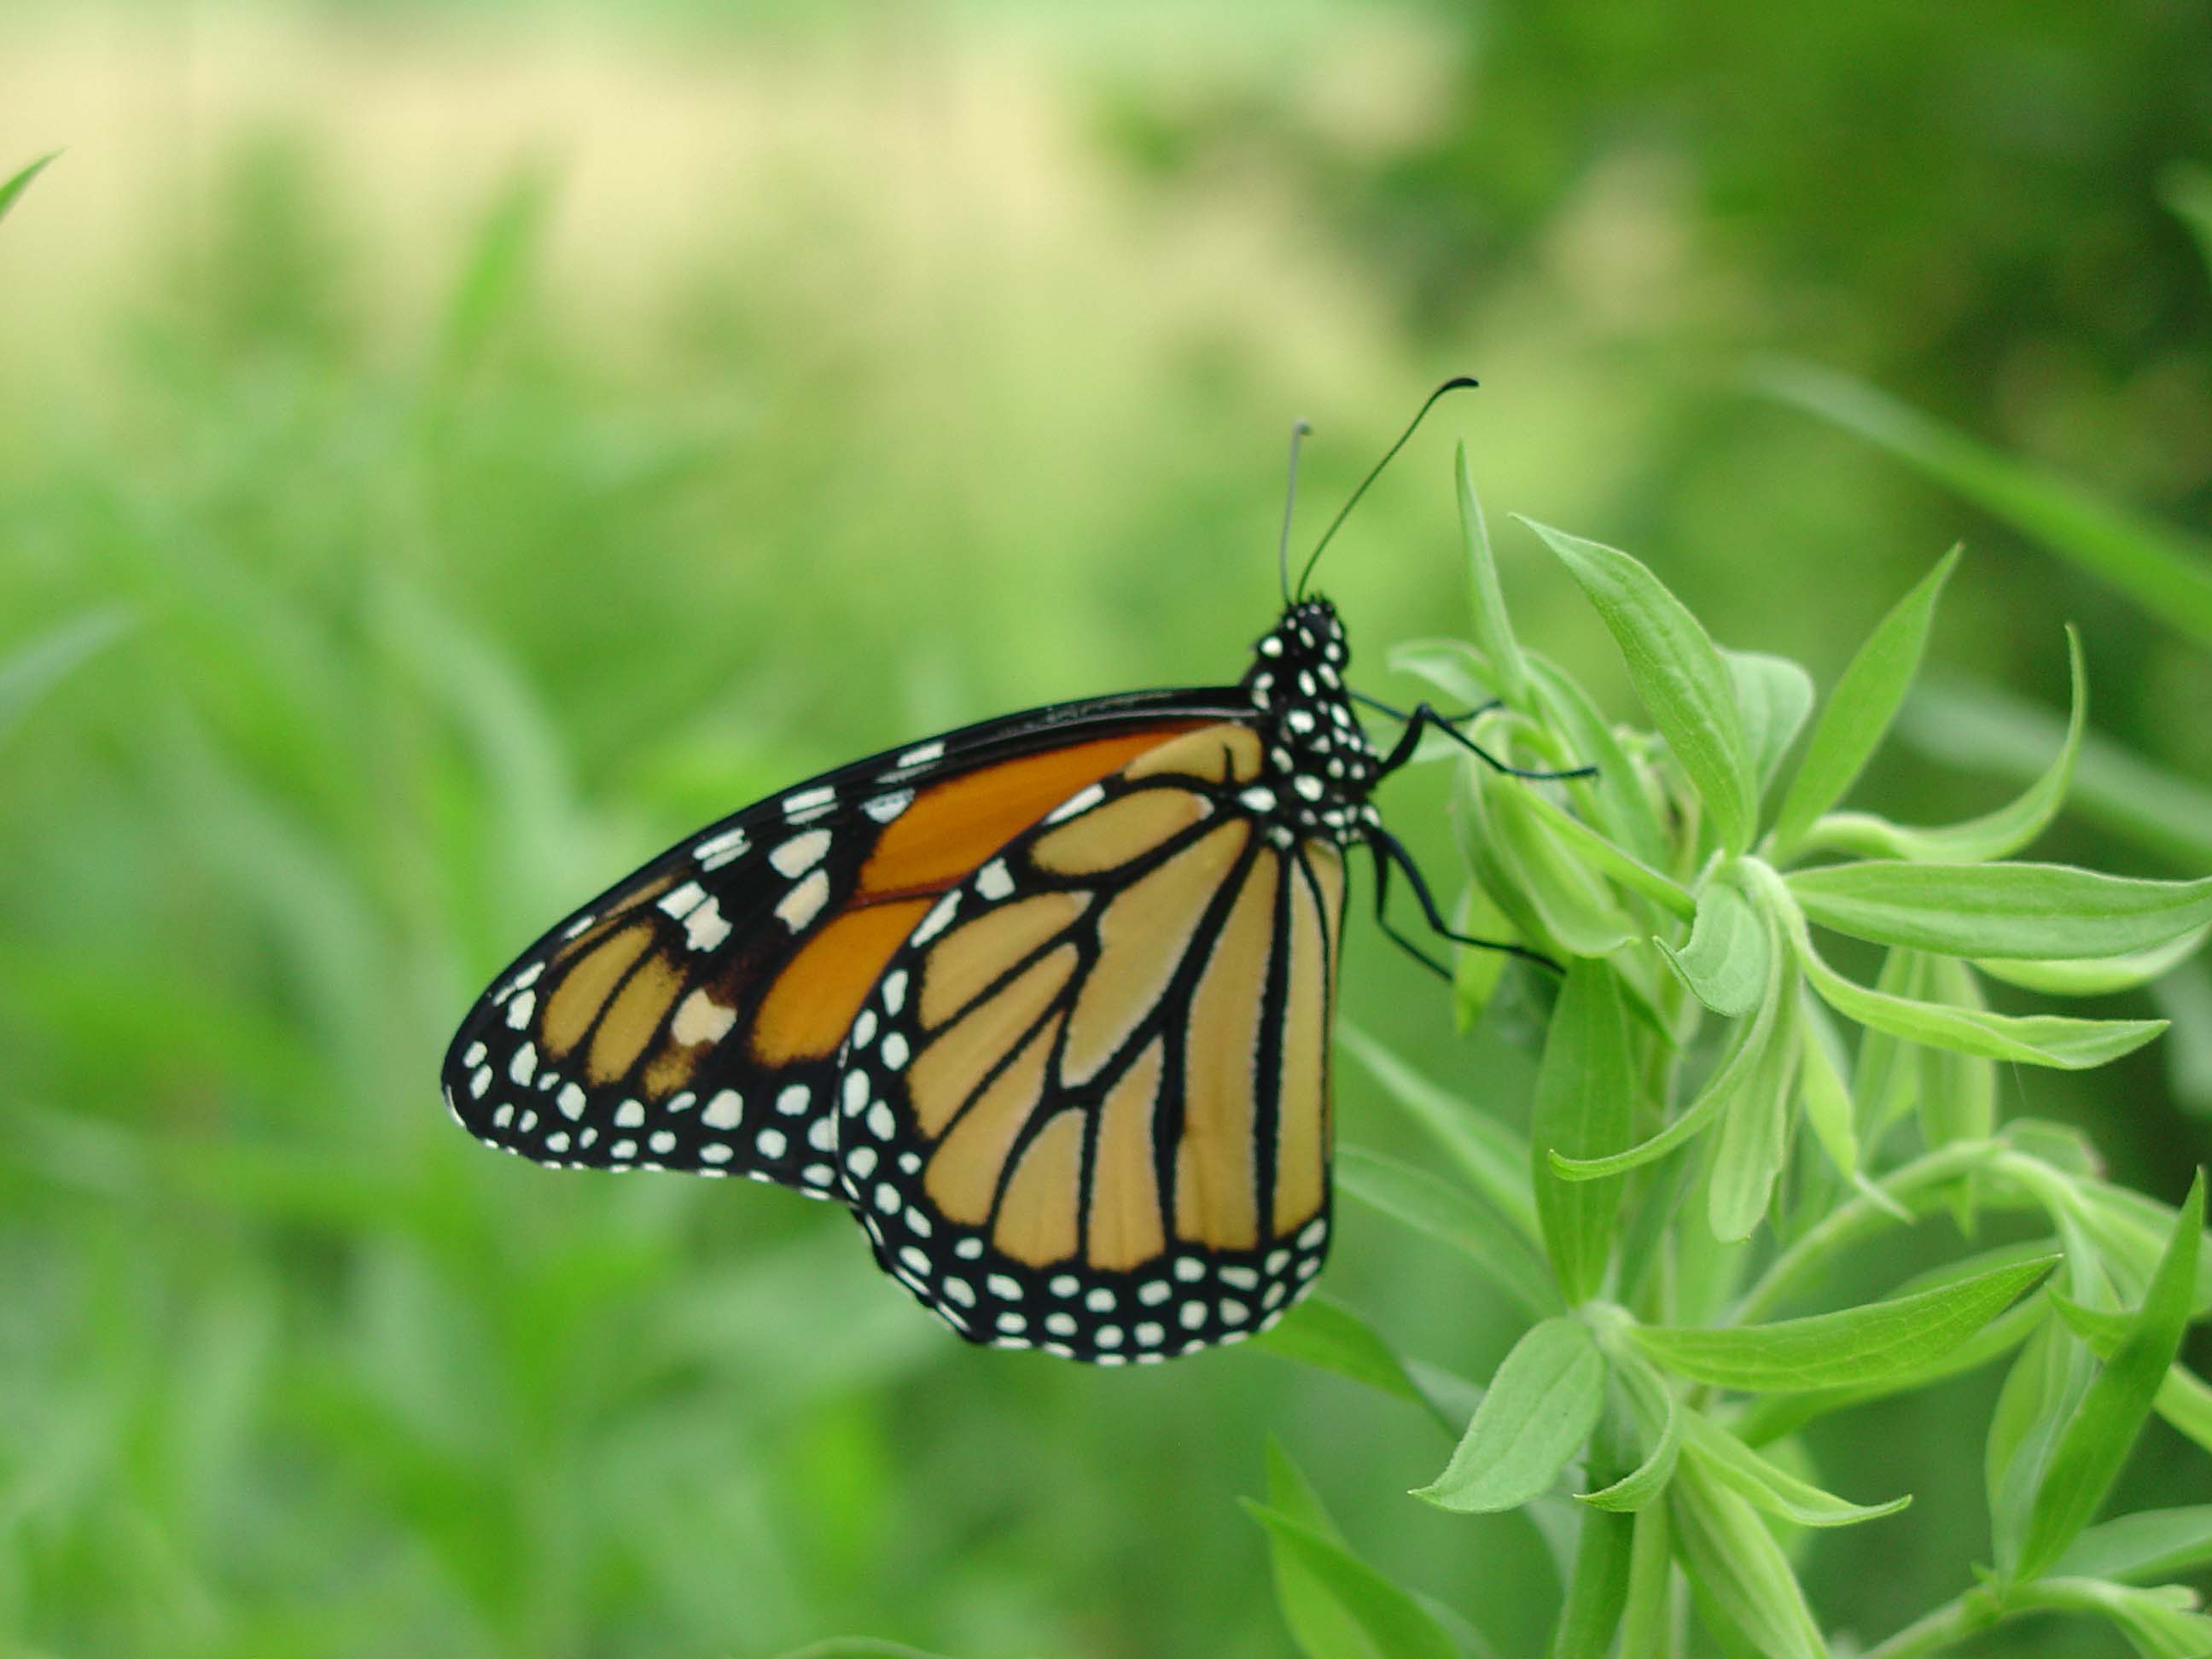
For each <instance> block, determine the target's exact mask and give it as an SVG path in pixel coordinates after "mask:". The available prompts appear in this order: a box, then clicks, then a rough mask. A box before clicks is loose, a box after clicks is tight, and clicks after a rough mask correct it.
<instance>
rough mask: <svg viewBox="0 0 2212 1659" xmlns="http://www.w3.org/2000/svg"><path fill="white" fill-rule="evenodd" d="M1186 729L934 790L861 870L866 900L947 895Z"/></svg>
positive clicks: (1101, 741) (1121, 740) (1019, 765)
mask: <svg viewBox="0 0 2212 1659" xmlns="http://www.w3.org/2000/svg"><path fill="white" fill-rule="evenodd" d="M1185 730H1188V725H1187V724H1185V723H1182V722H1176V723H1173V724H1163V725H1160V726H1154V727H1152V729H1151V730H1149V731H1145V732H1133V733H1131V734H1129V735H1127V736H1124V737H1118V738H1092V739H1091V741H1090V742H1088V743H1074V744H1068V745H1067V746H1066V747H1065V748H1062V749H1051V750H1046V751H1045V752H1044V753H1042V754H1039V755H1027V756H1024V757H1022V758H1021V759H1019V760H1010V761H1001V762H1000V763H999V764H997V765H996V766H986V767H983V768H981V769H978V770H976V771H974V772H970V773H968V774H966V775H963V776H960V777H955V778H948V779H946V780H945V781H944V782H943V783H933V784H931V785H929V786H928V787H926V788H924V789H922V790H921V792H920V793H918V794H916V795H915V799H914V801H913V804H912V805H909V806H908V808H907V809H906V810H905V811H903V812H902V813H900V814H899V816H898V817H896V819H894V820H893V821H892V823H891V824H890V827H889V828H888V829H885V830H884V833H883V837H882V839H881V840H879V841H878V842H877V843H876V848H875V851H874V852H873V853H872V854H870V855H869V858H868V861H867V863H866V866H863V867H862V869H861V871H860V900H861V901H862V902H866V901H867V900H869V899H871V898H877V897H882V896H887V895H891V894H907V893H938V892H942V891H944V890H945V889H946V888H947V887H950V886H951V885H952V884H954V883H955V882H957V881H960V880H963V879H964V878H966V877H968V876H969V875H970V874H972V873H973V872H974V871H975V868H976V866H978V865H981V863H982V862H983V861H984V860H987V859H988V858H989V857H990V856H991V854H994V853H995V852H997V851H998V850H999V848H1001V847H1004V846H1005V845H1006V843H1007V842H1010V841H1012V839H1013V838H1014V837H1015V836H1018V835H1019V834H1021V832H1022V831H1023V830H1024V829H1028V828H1030V825H1032V824H1034V823H1036V822H1037V820H1038V819H1040V818H1042V817H1044V815H1045V814H1046V813H1048V812H1049V811H1052V810H1053V808H1054V807H1055V806H1058V805H1060V803H1061V802H1063V801H1065V800H1067V799H1070V798H1072V797H1073V796H1075V795H1077V794H1079V793H1082V791H1083V790H1084V789H1085V788H1086V787H1089V786H1090V785H1091V784H1094V783H1096V782H1097V781H1098V780H1099V779H1101V778H1103V777H1104V776H1106V775H1108V774H1109V773H1110V772H1115V771H1118V770H1119V769H1121V768H1122V767H1123V766H1125V765H1126V764H1127V763H1129V762H1130V761H1131V760H1133V759H1134V758H1135V757H1138V756H1140V755H1142V754H1143V753H1144V752H1145V751H1146V750H1149V749H1153V748H1157V747H1159V746H1161V734H1162V733H1163V732H1179V731H1185ZM1169 746H1172V744H1170V745H1169Z"/></svg>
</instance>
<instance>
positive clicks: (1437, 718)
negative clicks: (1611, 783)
mask: <svg viewBox="0 0 2212 1659" xmlns="http://www.w3.org/2000/svg"><path fill="white" fill-rule="evenodd" d="M1353 695H1354V696H1355V697H1356V698H1357V699H1358V701H1359V702H1363V703H1365V704H1366V705H1368V706H1369V707H1370V708H1376V709H1378V710H1380V711H1381V712H1382V713H1383V714H1388V715H1389V716H1390V717H1391V718H1392V719H1394V720H1403V721H1405V723H1406V729H1405V731H1404V732H1401V733H1400V735H1399V738H1398V741H1397V743H1396V744H1395V746H1394V747H1393V748H1392V749H1391V750H1390V752H1389V754H1387V755H1385V756H1384V757H1383V763H1382V766H1381V769H1380V770H1381V773H1382V775H1383V776H1384V777H1388V776H1389V775H1390V774H1391V773H1393V772H1395V771H1396V770H1397V769H1399V768H1400V767H1401V766H1403V765H1404V764H1405V763H1407V761H1409V760H1411V759H1413V750H1415V749H1417V748H1419V746H1420V742H1421V732H1423V730H1424V729H1431V728H1432V729H1434V730H1436V731H1437V732H1443V735H1444V736H1446V737H1448V738H1450V739H1451V740H1452V741H1453V742H1454V743H1455V744H1458V745H1459V746H1460V747H1461V748H1462V749H1464V750H1467V752H1468V754H1470V755H1473V756H1474V757H1476V758H1477V759H1478V760H1480V761H1482V762H1484V763H1486V764H1487V765H1489V766H1491V767H1492V768H1494V769H1496V770H1498V771H1499V772H1503V773H1504V775H1506V776H1507V777H1509V778H1527V779H1528V780H1530V781H1532V782H1536V783H1552V782H1556V781H1559V780H1560V779H1562V778H1589V777H1595V776H1596V775H1597V768H1595V766H1576V767H1570V768H1568V769H1566V770H1565V771H1559V772H1537V771H1530V770H1529V769H1527V768H1525V767H1520V766H1512V765H1509V764H1508V763H1505V762H1504V761H1502V760H1500V759H1498V757H1497V756H1495V755H1493V754H1492V753H1491V752H1490V751H1489V750H1487V749H1485V748H1484V747H1483V746H1482V745H1481V744H1479V743H1477V742H1476V741H1475V740H1474V738H1470V737H1469V736H1468V735H1467V733H1466V732H1462V731H1461V730H1460V729H1459V726H1458V725H1457V724H1456V722H1457V721H1460V720H1472V719H1473V718H1474V716H1475V715H1477V714H1487V713H1488V712H1489V711H1490V710H1491V709H1492V708H1497V707H1498V705H1497V704H1496V703H1494V702H1490V703H1485V704H1484V705H1483V706H1482V707H1481V708H1474V709H1470V710H1468V713H1466V714H1457V715H1448V714H1443V713H1441V712H1440V711H1439V710H1437V708H1435V707H1434V706H1432V705H1431V704H1429V703H1425V702H1419V703H1415V704H1414V705H1413V711H1412V712H1411V713H1410V714H1400V713H1399V712H1398V711H1397V710H1396V709H1395V708H1389V707H1386V706H1385V705H1384V704H1382V703H1379V702H1376V701H1375V699H1374V698H1372V697H1369V696H1362V695H1360V694H1358V693H1354V694H1353Z"/></svg>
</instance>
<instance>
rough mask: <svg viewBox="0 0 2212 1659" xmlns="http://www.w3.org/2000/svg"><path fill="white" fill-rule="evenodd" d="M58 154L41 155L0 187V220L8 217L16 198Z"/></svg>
mask: <svg viewBox="0 0 2212 1659" xmlns="http://www.w3.org/2000/svg"><path fill="white" fill-rule="evenodd" d="M60 154H61V151H59V150H53V151H52V152H50V153H49V154H47V155H41V156H40V157H39V159H38V160H37V161H33V162H32V163H31V165H30V166H28V167H25V168H23V169H22V171H21V172H20V173H14V174H11V175H10V176H9V179H8V182H7V183H6V184H4V185H0V219H5V218H6V217H7V216H8V210H9V209H10V208H12V207H14V206H15V203H16V200H17V198H18V197H21V195H22V193H23V192H24V191H27V190H28V189H29V188H30V187H31V180H32V179H35V178H37V177H38V176H39V175H40V173H44V172H45V171H46V169H47V168H48V167H51V166H52V165H53V161H54V158H55V157H56V156H58V155H60Z"/></svg>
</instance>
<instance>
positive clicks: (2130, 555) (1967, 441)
mask: <svg viewBox="0 0 2212 1659" xmlns="http://www.w3.org/2000/svg"><path fill="white" fill-rule="evenodd" d="M1767 384H1768V386H1769V387H1770V389H1771V390H1772V391H1773V392H1775V394H1776V395H1778V396H1779V397H1781V398H1784V399H1785V400H1787V401H1789V402H1790V403H1794V404H1797V405H1798V406H1799V407H1801V408H1803V409H1807V410H1811V411H1812V412H1813V413H1814V414H1816V415H1820V416H1824V417H1825V418H1826V419H1828V420H1830V421H1832V422H1835V423H1836V424H1837V425H1838V426H1841V427H1844V428H1846V429H1847V430H1850V431H1852V432H1856V433H1857V434H1858V435H1860V436H1861V437H1863V438H1866V439H1869V440H1870V441H1873V442H1875V443H1877V444H1879V445H1881V447H1884V448H1886V449H1887V450H1889V451H1891V452H1892V453H1894V454H1896V455H1898V456H1899V457H1900V458H1902V459H1905V460H1906V461H1908V462H1910V463H1911V464H1912V465H1915V466H1917V467H1918V468H1919V469H1920V470H1921V471H1923V472H1926V473H1928V474H1929V475H1930V476H1931V477H1935V478H1936V479H1937V480H1939V481H1940V482H1942V483H1945V484H1947V485H1948V486H1949V487H1950V488H1951V489H1954V490H1956V491H1957V492H1958V493H1959V494H1960V495H1963V496H1965V497H1966V499H1967V500H1969V501H1974V502H1976V503H1978V505H1980V506H1982V507H1987V508H1988V509H1989V510H1990V512H1992V513H1996V515H1997V516H1998V517H2000V518H2002V519H2004V520H2008V522H2009V523H2011V524H2012V525H2013V526H2015V528H2017V529H2018V530H2020V531H2021V532H2023V533H2024V534H2027V535H2028V536H2032V537H2033V538H2035V539H2037V540H2038V541H2040V542H2042V543H2043V544H2045V546H2046V547H2049V548H2050V549H2051V550H2053V551H2054V552H2057V553H2059V554H2062V555H2063V556H2065V557H2067V558H2069V559H2071V560H2072V561H2073V562H2075V563H2076V564H2078V565H2080V566H2081V568H2083V569H2085V570H2087V571H2088V572H2089V573H2090V574H2092V575H2094V576H2098V577H2100V578H2102V579H2103V580H2106V581H2108V582H2110V583H2112V586H2115V587H2117V588H2118V589H2120V591H2121V592H2124V593H2126V594H2128V595H2129V596H2130V598H2132V599H2135V600H2136V602H2137V603H2138V604H2140V605H2142V606H2143V607H2144V608H2145V609H2146V610H2148V611H2149V612H2150V613H2151V614H2152V615H2153V616H2154V617H2158V618H2160V620H2161V621H2163V622H2165V623H2167V624H2168V625H2169V626H2171V627H2173V628H2177V629H2181V630H2182V631H2183V632H2185V633H2186V634H2187V635H2190V636H2191V638H2193V639H2195V640H2197V641H2198V642H2199V643H2201V644H2206V645H2212V548H2208V547H2207V546H2206V544H2204V543H2203V541H2201V540H2199V539H2197V538H2194V537H2190V536H2185V535H2183V534H2181V533H2180V532H2176V531H2171V530H2168V529H2166V527H2165V526H2162V525H2160V524H2157V523H2155V522H2154V521H2152V520H2148V519H2145V518H2142V517H2141V516H2140V515H2138V514H2136V513H2130V512H2129V511H2128V510H2127V509H2125V508H2124V507H2118V506H2116V505H2114V504H2113V503H2112V502H2109V501H2106V500H2104V499H2103V498H2102V497H2100V496H2099V495H2095V494H2093V493H2092V492H2091V491H2089V490H2087V489H2082V488H2081V487H2080V486H2078V485H2075V484H2073V483H2069V482H2067V481H2065V480H2063V479H2061V478H2058V477H2054V476H2052V475H2051V474H2049V473H2046V472H2044V471H2039V470H2038V469H2036V468H2034V467H2033V466H2030V465H2027V464H2026V463H2024V462H2021V461H2016V460H2014V459H2011V458H2010V457H2009V456H2007V455H2005V454H2003V453H2001V452H2000V451H1997V450H1996V449H1992V448H1990V447H1989V446H1987V445H1985V444H1984V443H1982V442H1980V441H1978V440H1976V439H1973V438H1970V437H1967V436H1966V435H1965V434H1963V433H1960V432H1957V431H1954V430H1953V429H1952V428H1949V427H1947V426H1944V425H1942V424H1941V423H1940V422H1936V421H1934V420H1931V419H1929V417H1928V416H1925V415H1923V414H1922V413H1920V412H1919V411H1918V410H1916V409H1913V408H1912V407H1911V406H1910V405H1909V404H1903V403H1900V402H1899V401H1898V400H1897V399H1895V398H1891V397H1889V396H1888V395H1887V394H1886V393H1884V392H1877V391H1875V389H1874V388H1872V387H1871V386H1864V385H1862V384H1861V383H1859V382H1858V381H1856V380H1850V379H1848V378H1846V377H1845V376H1843V375H1840V374H1831V373H1829V372H1827V371H1826V370H1823V369H1818V368H1811V367H1808V366H1790V367H1788V368H1779V369H1777V370H1776V371H1774V372H1773V373H1772V374H1771V375H1770V376H1769V377H1768V380H1767Z"/></svg>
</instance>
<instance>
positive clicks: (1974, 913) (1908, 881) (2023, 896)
mask: <svg viewBox="0 0 2212 1659" xmlns="http://www.w3.org/2000/svg"><path fill="white" fill-rule="evenodd" d="M1784 879H1785V880H1786V881H1787V882H1788V883H1789V884H1790V892H1791V893H1792V894H1793V895H1795V896H1796V900H1797V902H1798V903H1799V905H1800V906H1802V908H1803V909H1804V912H1805V914H1806V915H1807V916H1808V917H1809V918H1810V919H1811V920H1812V921H1816V922H1818V923H1819V924H1820V926H1822V927H1832V928H1833V929H1835V930H1836V931H1837V932H1838V933H1850V934H1851V935H1853V936H1854V937H1856V938H1858V939H1872V940H1873V941H1874V942H1875V944H1877V945H1902V946H1904V947H1905V948H1906V949H1908V950H1915V951H1938V952H1941V953H1942V954H1943V955H1946V956H1954V957H2027V958H2057V959H2061V960H2063V959H2069V958H2073V959H2079V958H2081V957H2115V956H2120V955H2123V954H2125V953H2126V952H2129V951H2148V950H2151V949H2153V948H2154V947H2156V946H2158V945H2166V944H2169V943H2171V942H2172V941H2173V940H2174V939H2179V938H2181V937H2182V936H2184V935H2185V934H2187V933H2194V932H2196V931H2197V930H2198V929H2200V928H2202V927H2204V926H2206V924H2207V923H2208V922H2212V877H2207V878H2203V879H2202V880H2198V881H2143V880H2139V879H2135V878H2130V877H2125V876H2107V875H2101V874H2100V873H2098V872H2095V871H2093V870H2078V869H2075V868H2074V867H2073V866H2070V865H2063V864H1960V865H1947V864H1907V863H1899V862H1895V861H1892V860H1871V861H1869V862H1866V863H1863V864H1831V865H1825V866H1820V868H1817V869H1812V870H1798V871H1794V872H1791V873H1790V875H1789V876H1787V877H1785V878H1784Z"/></svg>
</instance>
